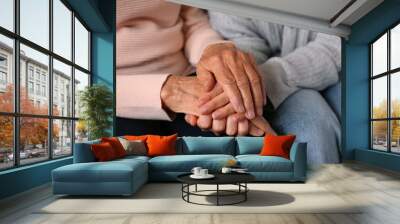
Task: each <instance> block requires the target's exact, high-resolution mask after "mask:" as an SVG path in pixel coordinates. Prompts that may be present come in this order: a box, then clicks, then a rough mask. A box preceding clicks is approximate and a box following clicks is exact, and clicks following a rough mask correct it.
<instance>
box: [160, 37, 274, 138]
mask: <svg viewBox="0 0 400 224" xmlns="http://www.w3.org/2000/svg"><path fill="white" fill-rule="evenodd" d="M196 73H197V77H187V76H178V75H171V76H169V77H168V79H167V81H166V82H165V83H164V86H163V88H162V90H161V100H162V102H163V106H164V107H165V109H168V110H171V111H173V112H181V113H185V114H186V115H185V120H186V122H188V123H189V124H190V125H192V126H198V127H199V128H201V129H202V130H210V131H212V132H214V133H215V134H227V135H248V134H250V135H253V136H262V135H264V134H275V132H274V130H273V129H272V128H271V126H270V125H269V123H268V121H266V120H265V119H264V117H263V116H262V113H263V106H264V105H265V104H266V103H267V102H266V96H265V89H264V88H263V83H262V79H261V76H260V74H259V73H258V71H257V68H256V64H255V62H254V59H253V58H252V57H251V55H250V54H247V53H245V52H242V51H240V50H238V49H237V48H236V47H235V46H234V45H233V44H232V43H218V44H213V45H210V46H208V47H207V48H206V49H205V50H204V52H203V54H202V56H201V58H200V61H199V63H198V64H197V67H196Z"/></svg>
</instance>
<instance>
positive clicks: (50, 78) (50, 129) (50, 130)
mask: <svg viewBox="0 0 400 224" xmlns="http://www.w3.org/2000/svg"><path fill="white" fill-rule="evenodd" d="M49 50H50V52H53V0H49ZM48 83H49V86H48V88H47V89H48V92H49V94H47V96H48V97H49V102H48V104H49V110H48V113H49V115H50V118H49V120H48V133H47V134H48V142H49V144H48V152H49V159H53V119H52V116H53V56H52V55H49V73H48Z"/></svg>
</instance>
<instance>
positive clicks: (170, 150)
mask: <svg viewBox="0 0 400 224" xmlns="http://www.w3.org/2000/svg"><path fill="white" fill-rule="evenodd" d="M177 137H178V135H177V134H174V135H169V136H160V135H148V136H147V140H146V142H147V148H148V151H147V155H148V156H151V157H154V156H165V155H175V154H176V139H177Z"/></svg>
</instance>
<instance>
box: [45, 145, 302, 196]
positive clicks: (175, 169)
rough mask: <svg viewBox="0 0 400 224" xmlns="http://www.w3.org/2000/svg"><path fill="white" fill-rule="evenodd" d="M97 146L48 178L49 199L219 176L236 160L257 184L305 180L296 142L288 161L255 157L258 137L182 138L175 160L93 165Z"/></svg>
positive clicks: (80, 151)
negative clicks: (203, 174)
mask: <svg viewBox="0 0 400 224" xmlns="http://www.w3.org/2000/svg"><path fill="white" fill-rule="evenodd" d="M98 142H99V141H91V142H85V143H77V144H76V145H75V151H74V163H73V164H70V165H67V166H63V167H59V168H57V169H55V170H53V172H52V177H53V192H54V194H68V195H131V194H134V193H135V192H136V191H137V190H138V189H139V188H140V187H141V186H142V185H144V184H145V183H146V182H148V181H152V182H161V181H176V177H177V176H178V175H180V174H183V173H187V172H190V170H191V169H192V168H193V167H196V166H200V167H203V168H207V169H209V170H210V172H218V171H219V170H220V169H221V168H222V167H223V166H224V165H225V164H226V163H227V161H228V160H231V159H235V160H237V162H238V164H239V165H240V166H241V167H242V168H247V169H248V170H249V172H250V173H251V174H253V175H254V176H255V177H256V181H260V182H276V181H285V182H286V181H287V182H304V181H305V180H306V170H307V153H306V150H307V149H306V148H307V147H306V143H297V142H295V143H294V144H293V146H292V148H291V151H290V160H289V159H285V158H282V157H276V156H260V155H258V154H259V152H260V149H261V148H262V145H263V137H236V138H235V137H181V138H178V140H177V144H176V147H177V148H176V150H177V155H172V156H158V157H153V158H150V157H146V156H127V157H125V158H122V159H118V160H113V161H108V162H96V161H95V158H94V156H93V154H92V151H91V149H90V145H91V144H94V143H98Z"/></svg>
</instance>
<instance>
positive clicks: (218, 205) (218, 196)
mask: <svg viewBox="0 0 400 224" xmlns="http://www.w3.org/2000/svg"><path fill="white" fill-rule="evenodd" d="M217 206H219V184H217Z"/></svg>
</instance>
